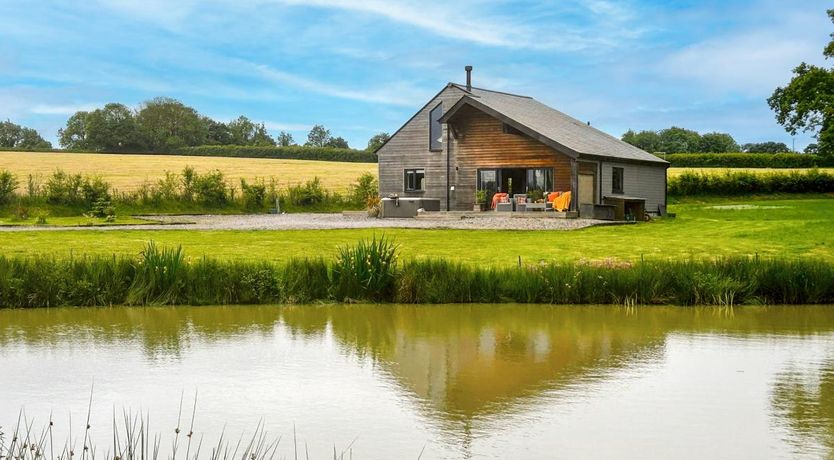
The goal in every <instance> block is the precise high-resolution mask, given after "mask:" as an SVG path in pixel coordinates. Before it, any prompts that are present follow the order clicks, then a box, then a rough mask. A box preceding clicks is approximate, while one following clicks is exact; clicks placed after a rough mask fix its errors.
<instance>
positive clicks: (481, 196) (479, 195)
mask: <svg viewBox="0 0 834 460" xmlns="http://www.w3.org/2000/svg"><path fill="white" fill-rule="evenodd" d="M486 201H487V192H486V190H484V189H478V190H475V203H476V204H484V203H486Z"/></svg>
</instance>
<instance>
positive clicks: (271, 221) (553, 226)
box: [0, 214, 611, 232]
mask: <svg viewBox="0 0 834 460" xmlns="http://www.w3.org/2000/svg"><path fill="white" fill-rule="evenodd" d="M142 218H144V219H148V220H156V221H159V222H161V223H163V224H164V225H118V226H109V227H58V226H45V227H34V226H32V227H0V232H20V231H23V232H28V231H54V230H87V231H89V230H101V231H110V230H308V229H339V228H341V229H345V228H455V229H472V230H575V229H579V228H585V227H590V226H592V225H605V224H611V222H608V221H602V220H593V219H556V218H535V217H526V218H525V217H509V216H507V217H504V216H501V217H498V216H490V217H475V218H472V217H464V218H461V217H460V216H444V217H432V218H419V219H374V218H370V217H366V216H362V215H342V214H280V215H275V214H254V215H253V214H250V215H195V216H142Z"/></svg>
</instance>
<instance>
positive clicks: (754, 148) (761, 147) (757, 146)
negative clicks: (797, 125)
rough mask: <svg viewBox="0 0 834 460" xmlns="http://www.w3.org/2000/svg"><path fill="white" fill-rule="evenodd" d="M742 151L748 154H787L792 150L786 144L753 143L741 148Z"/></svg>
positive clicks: (771, 142) (770, 142)
mask: <svg viewBox="0 0 834 460" xmlns="http://www.w3.org/2000/svg"><path fill="white" fill-rule="evenodd" d="M741 150H742V151H744V152H747V153H785V152H790V151H791V149H789V148H788V146H787V145H785V143H784V142H773V141H768V142H753V143H748V144H744V145H742V146H741Z"/></svg>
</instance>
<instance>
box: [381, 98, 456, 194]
mask: <svg viewBox="0 0 834 460" xmlns="http://www.w3.org/2000/svg"><path fill="white" fill-rule="evenodd" d="M463 94H464V93H463V91H461V90H460V89H459V88H456V87H454V86H448V87H446V88H445V89H444V90H443V91H442V92H440V94H438V95H437V97H435V98H434V99H432V100H431V102H429V103H428V104H426V105H425V106H424V107H423V108H422V109H420V111H419V112H417V114H415V115H414V117H413V118H412V119H411V120H409V121H408V122H406V124H405V125H404V126H403V127H402V128H400V130H399V131H398V132H397V133H395V134H394V136H393V137H392V138H391V140H389V141H388V143H387V144H385V145H384V146H383V147H382V148H381V149H380V150H379V152H377V153H378V155H379V192H380V196H382V197H385V196H388V195H390V194H392V193H396V194H398V195H399V196H419V197H424V198H436V199H439V200H440V206H441V209H445V207H446V176H447V175H446V139H447V136H446V133H447V131H446V130H447V128H446V126H445V125H444V126H443V150H442V151H439V152H433V151H431V150H429V112H430V111H431V110H432V109H433V108H435V107H437V104H439V103H441V102H442V103H443V111H444V112H445V111H446V110H449V109H450V108H451V107H452V106H453V105H454V104H455V102H457V101H458V99H460V97H461V96H463ZM412 168H424V169H425V170H426V176H425V179H424V180H423V188H424V191H423V192H406V191H405V188H404V183H403V178H404V176H403V171H404V170H405V169H412ZM470 208H471V204H470Z"/></svg>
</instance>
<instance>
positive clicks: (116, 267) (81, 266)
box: [0, 237, 834, 308]
mask: <svg viewBox="0 0 834 460" xmlns="http://www.w3.org/2000/svg"><path fill="white" fill-rule="evenodd" d="M345 301H348V302H351V301H369V302H398V303H471V302H475V303H501V302H518V303H542V304H621V305H623V304H624V305H631V304H674V305H734V304H828V303H834V264H831V263H829V262H824V261H820V260H812V259H787V258H786V259H778V258H759V257H734V258H716V259H706V258H705V259H687V260H651V261H649V260H647V261H639V262H622V261H620V262H617V261H578V262H567V263H540V264H535V265H524V266H519V267H512V268H510V267H507V268H496V267H477V266H472V265H466V264H461V263H458V262H454V261H449V260H442V259H437V260H411V261H407V262H400V261H398V260H397V249H396V245H395V244H394V243H393V242H392V241H391V240H388V239H386V238H384V237H383V238H379V239H377V238H374V239H372V240H370V241H361V242H359V243H358V244H357V245H356V246H349V247H344V248H341V249H340V252H339V254H338V255H337V257H336V258H335V259H334V260H325V259H321V258H317V259H293V260H290V261H288V262H281V263H267V262H246V261H227V260H220V259H213V258H207V257H202V258H199V259H196V260H192V259H190V258H189V257H187V256H186V255H185V254H184V252H183V251H182V250H181V249H180V248H160V247H158V246H157V245H155V244H154V243H149V244H148V245H147V247H146V248H145V250H144V251H142V253H141V254H140V255H139V256H138V257H117V256H112V257H81V258H78V257H73V258H69V259H66V258H56V257H50V256H41V257H5V256H0V307H11V308H19V307H54V306H106V305H178V304H187V305H223V304H257V303H311V302H345Z"/></svg>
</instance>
